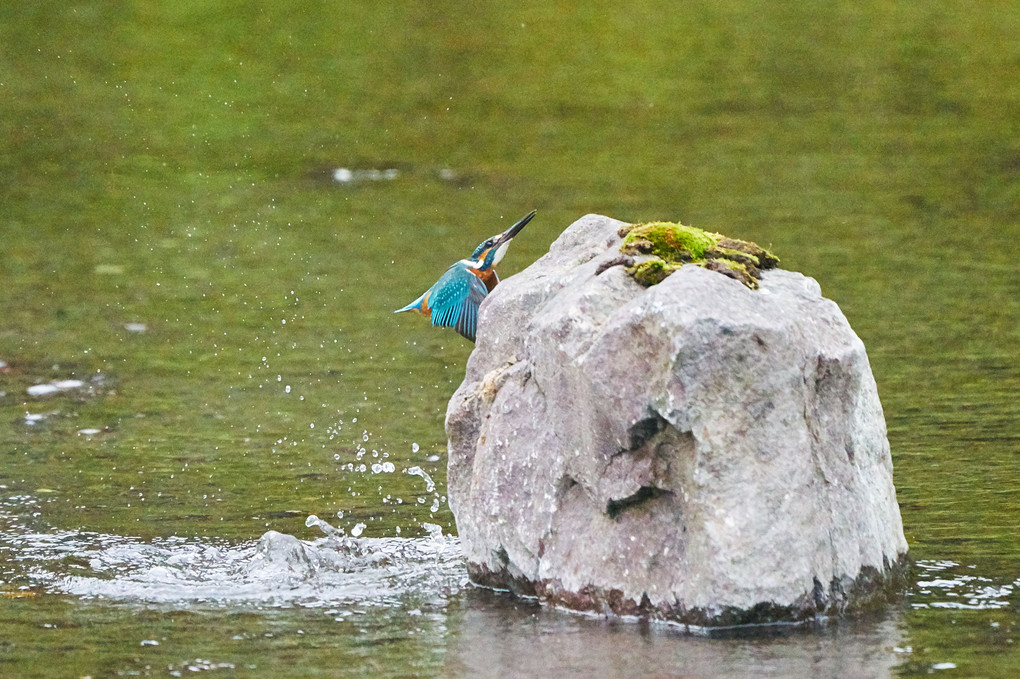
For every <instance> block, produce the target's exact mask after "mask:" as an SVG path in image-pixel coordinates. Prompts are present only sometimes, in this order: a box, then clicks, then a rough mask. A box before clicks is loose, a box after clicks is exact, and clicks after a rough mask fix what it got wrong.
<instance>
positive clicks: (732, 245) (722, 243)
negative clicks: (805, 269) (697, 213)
mask: <svg viewBox="0 0 1020 679" xmlns="http://www.w3.org/2000/svg"><path fill="white" fill-rule="evenodd" d="M619 233H620V236H622V237H623V244H622V245H621V246H620V252H622V253H624V254H626V255H649V256H651V259H645V260H643V261H640V262H637V263H636V264H633V265H631V266H629V267H627V273H629V274H630V275H631V276H633V277H634V280H636V281H637V282H638V283H641V285H644V286H646V287H649V286H652V285H655V284H657V283H661V282H662V281H663V280H664V279H665V278H666V277H667V276H669V275H670V274H672V273H673V272H674V271H676V270H677V269H679V268H680V267H681V266H683V265H684V264H688V263H691V264H696V265H698V266H702V267H704V268H706V269H708V270H709V271H716V272H718V273H721V274H723V275H725V276H728V277H730V278H733V279H735V280H738V281H740V282H741V283H743V284H744V285H746V286H747V287H749V288H751V289H752V290H755V289H757V288H758V282H759V281H760V280H761V272H762V270H765V269H774V268H775V267H776V266H777V265H778V264H779V258H778V257H776V256H775V255H773V254H772V253H771V252H769V251H768V250H766V249H765V248H763V247H761V246H759V245H758V244H757V243H751V242H749V241H744V240H738V239H736V238H728V237H726V236H723V235H722V234H719V233H712V232H710V231H703V230H702V229H698V228H695V227H693V226H685V225H683V224H680V223H677V222H648V223H646V224H630V225H627V226H625V227H623V228H621V229H620V232H619Z"/></svg>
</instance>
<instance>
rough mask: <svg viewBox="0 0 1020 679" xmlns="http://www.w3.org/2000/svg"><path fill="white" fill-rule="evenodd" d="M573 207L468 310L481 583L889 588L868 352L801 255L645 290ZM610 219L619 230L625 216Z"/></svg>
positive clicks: (675, 608) (887, 474) (884, 497)
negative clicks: (538, 247) (566, 219)
mask: <svg viewBox="0 0 1020 679" xmlns="http://www.w3.org/2000/svg"><path fill="white" fill-rule="evenodd" d="M625 226H626V225H624V224H622V223H621V222H617V221H615V220H611V219H608V218H605V217H599V216H594V215H591V216H588V217H585V218H583V219H581V220H579V221H578V222H576V223H575V224H573V225H571V226H570V227H569V228H568V229H567V230H566V231H565V232H564V233H563V234H562V235H561V236H560V238H559V239H557V241H556V242H555V243H554V244H553V245H552V247H551V248H550V252H549V254H547V255H546V256H545V257H543V258H542V259H540V260H539V261H537V262H536V263H535V264H533V265H532V266H531V267H529V268H528V269H527V270H525V271H524V272H522V273H520V274H518V275H516V276H513V277H512V278H510V279H507V280H506V281H504V282H503V283H501V284H500V285H499V286H498V287H497V288H496V289H495V290H494V291H493V292H492V294H490V296H489V297H488V298H487V299H486V301H485V303H484V304H483V305H482V308H481V318H480V321H479V334H478V338H477V344H476V349H475V351H474V352H473V353H472V355H471V358H470V360H469V362H468V368H467V375H466V377H465V380H464V383H463V384H462V385H461V386H460V388H459V389H458V390H457V392H456V394H455V395H454V397H453V398H452V399H451V402H450V407H449V410H448V412H447V434H448V436H449V439H450V441H449V455H450V459H449V479H448V480H449V490H448V495H449V498H450V505H451V508H452V509H453V511H454V514H455V516H456V519H457V528H458V531H459V533H460V539H461V545H462V548H463V550H464V552H465V556H466V558H467V561H468V568H469V572H470V573H471V576H472V578H473V579H474V580H475V582H477V583H479V584H482V585H487V586H492V587H505V588H509V589H512V590H514V591H517V592H520V593H522V594H529V595H535V596H539V597H542V598H544V599H547V600H549V601H552V602H555V603H558V604H563V605H566V606H569V607H571V608H575V609H578V610H587V611H598V612H611V613H614V614H619V615H641V616H648V617H653V618H662V619H668V620H675V621H680V622H686V623H690V624H697V625H730V624H747V623H762V622H789V621H799V620H805V619H812V618H817V617H818V616H823V615H832V614H838V613H842V612H845V611H848V610H854V609H857V608H860V607H864V606H867V605H869V604H872V603H875V602H878V601H884V600H886V595H887V594H888V592H889V591H890V588H893V589H895V587H896V585H897V582H898V581H897V577H898V575H899V574H900V573H901V571H902V566H903V564H904V563H905V554H906V551H907V546H906V541H905V539H904V537H903V529H902V523H901V520H900V514H899V508H898V506H897V504H896V497H895V489H894V488H893V484H892V464H891V458H890V454H889V445H888V442H887V439H886V432H885V422H884V419H883V415H882V408H881V404H880V403H879V399H878V394H877V390H876V387H875V382H874V379H873V377H872V374H871V369H870V366H869V364H868V360H867V355H866V353H865V350H864V346H863V344H862V343H861V341H860V339H858V337H857V336H856V335H855V334H854V333H853V331H852V330H851V328H850V326H849V324H848V323H847V321H846V319H845V318H844V316H843V314H842V313H841V312H840V311H839V308H838V307H837V306H836V305H835V304H834V303H833V302H831V301H829V300H826V299H824V298H823V297H822V296H821V294H820V291H819V288H818V285H817V283H815V282H814V281H813V280H811V279H810V278H806V277H804V276H802V275H800V274H797V273H793V272H788V271H783V270H771V271H757V272H756V273H757V274H758V275H759V276H760V281H757V280H756V281H755V282H756V284H757V288H758V289H752V287H751V286H749V285H748V284H747V283H746V282H742V281H740V280H735V279H734V278H733V277H728V276H725V275H720V274H719V273H718V272H716V271H713V270H711V269H709V268H703V267H698V266H695V265H688V266H679V267H677V268H676V270H674V271H672V272H670V275H669V276H668V277H664V278H663V279H662V280H661V282H659V283H657V284H655V285H651V286H650V287H645V285H643V284H642V283H639V282H637V281H635V279H634V278H633V277H632V275H630V274H629V273H628V271H627V269H628V262H627V261H626V260H625V259H624V260H621V252H620V246H621V243H622V238H621V236H620V235H619V234H620V232H621V227H625ZM622 232H623V233H626V232H627V230H626V228H623V229H622Z"/></svg>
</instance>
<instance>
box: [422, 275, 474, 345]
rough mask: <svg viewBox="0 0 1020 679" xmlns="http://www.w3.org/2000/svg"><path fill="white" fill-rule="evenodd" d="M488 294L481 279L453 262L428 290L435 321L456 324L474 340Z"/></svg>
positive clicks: (450, 324) (465, 334)
mask: <svg viewBox="0 0 1020 679" xmlns="http://www.w3.org/2000/svg"><path fill="white" fill-rule="evenodd" d="M488 294H489V291H488V290H487V289H486V288H485V283H483V282H482V279H480V278H479V277H478V276H476V275H474V274H473V273H471V272H470V271H468V270H467V268H466V267H464V266H463V265H462V264H460V263H457V264H454V265H453V266H451V267H450V268H449V269H448V270H447V271H446V273H444V274H443V276H442V278H440V279H439V280H438V281H437V282H436V284H435V285H433V286H432V290H431V292H430V294H429V297H428V304H429V307H431V309H432V325H438V326H442V327H444V328H455V329H456V330H457V332H459V333H460V334H461V335H463V336H464V337H466V338H467V339H469V340H471V341H472V342H474V341H475V330H476V328H477V327H478V305H479V304H481V303H482V300H483V299H485V296H486V295H488Z"/></svg>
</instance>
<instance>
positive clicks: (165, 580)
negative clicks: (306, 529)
mask: <svg viewBox="0 0 1020 679" xmlns="http://www.w3.org/2000/svg"><path fill="white" fill-rule="evenodd" d="M12 499H13V498H12ZM22 508H24V507H22ZM5 518H6V519H9V520H8V521H3V520H0V564H6V568H4V569H3V570H2V572H0V580H2V581H3V582H4V583H5V589H11V590H16V591H26V592H27V591H38V590H40V589H41V590H44V591H47V592H53V593H61V594H68V595H72V596H77V597H81V598H83V599H109V600H118V601H137V602H142V603H156V604H179V603H187V604H189V605H214V606H217V607H218V606H222V605H226V604H234V605H254V606H257V607H259V606H266V605H269V606H274V607H275V606H285V605H300V606H303V607H324V608H328V607H331V606H337V605H343V606H351V605H356V606H359V607H360V606H365V605H387V606H391V605H401V604H402V603H404V602H406V601H407V599H408V597H410V598H412V599H414V600H417V601H419V602H421V604H422V605H428V604H432V603H434V604H436V605H442V603H443V602H444V601H445V600H446V598H447V597H448V596H449V595H450V594H452V593H456V592H458V591H460V590H461V589H463V588H464V587H466V586H467V573H466V569H465V567H464V563H463V559H462V557H461V552H460V546H459V542H458V541H457V539H456V538H453V537H448V536H443V535H442V531H441V530H439V531H436V530H433V529H431V528H429V529H428V530H429V532H430V535H429V537H427V538H415V539H408V538H359V537H357V534H356V532H357V533H360V531H357V527H355V530H352V531H351V533H352V535H350V536H345V535H344V534H343V531H342V530H341V529H339V528H334V527H332V526H330V525H329V524H328V523H326V522H325V521H322V520H321V519H318V518H317V517H315V516H310V517H309V518H308V520H307V521H306V523H307V525H309V526H316V527H318V528H319V529H320V530H322V531H323V532H324V533H325V537H322V538H319V539H316V540H310V541H309V540H300V539H298V538H297V537H294V536H293V535H286V534H283V533H278V532H276V531H269V532H267V533H266V534H265V535H263V536H262V537H261V538H260V539H259V540H257V541H248V542H243V543H240V544H232V543H230V542H228V541H225V540H215V539H212V540H210V539H192V538H179V537H170V538H159V539H154V540H151V541H146V540H142V539H140V538H135V537H126V536H118V535H107V534H102V533H94V532H88V531H47V532H37V531H33V530H29V529H27V528H26V527H25V526H24V525H23V524H22V523H21V522H20V521H18V520H15V519H14V517H10V516H7V517H4V516H0V519H5ZM359 525H362V524H359ZM436 528H438V526H437V527H436Z"/></svg>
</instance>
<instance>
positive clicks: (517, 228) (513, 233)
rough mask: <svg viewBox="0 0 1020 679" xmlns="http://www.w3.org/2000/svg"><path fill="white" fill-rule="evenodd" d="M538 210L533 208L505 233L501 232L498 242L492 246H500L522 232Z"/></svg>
mask: <svg viewBox="0 0 1020 679" xmlns="http://www.w3.org/2000/svg"><path fill="white" fill-rule="evenodd" d="M536 212H538V210H532V211H531V212H529V213H528V214H526V215H525V216H524V218H523V219H521V220H520V221H519V222H517V223H516V224H514V225H513V226H511V227H510V228H509V229H507V230H506V231H504V232H503V233H501V234H500V235H499V238H497V239H496V242H495V243H493V244H492V247H494V248H498V247H499V246H500V245H502V244H503V243H509V242H510V241H511V240H512V239H513V237H514V236H516V235H517V234H519V233H520V232H521V229H523V228H524V227H525V226H527V225H528V222H530V221H531V220H532V219H534V218H535V213H536Z"/></svg>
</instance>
